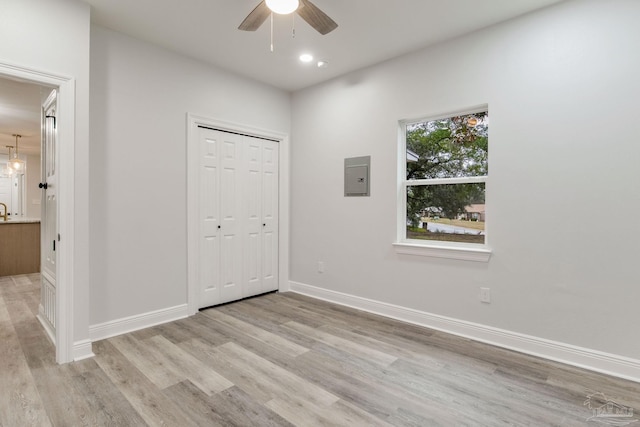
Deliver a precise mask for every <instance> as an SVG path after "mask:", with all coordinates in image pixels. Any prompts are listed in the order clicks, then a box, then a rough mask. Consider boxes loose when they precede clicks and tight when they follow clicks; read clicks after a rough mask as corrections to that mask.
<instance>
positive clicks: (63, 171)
mask: <svg viewBox="0 0 640 427" xmlns="http://www.w3.org/2000/svg"><path fill="white" fill-rule="evenodd" d="M0 77H3V78H9V79H18V80H21V81H24V82H28V83H35V84H38V85H42V86H48V87H51V88H52V89H54V88H57V89H58V116H59V118H58V119H57V130H58V140H59V141H64V144H56V157H57V160H58V162H57V167H58V170H59V171H60V176H59V177H58V183H57V184H58V194H57V198H58V204H57V211H58V212H57V219H56V220H57V223H58V224H57V228H58V234H60V236H61V240H62V244H61V245H59V247H58V248H59V249H58V251H57V252H58V253H57V255H56V328H55V347H56V362H58V363H67V362H71V361H73V350H74V340H73V324H74V323H73V322H74V317H73V315H74V303H73V290H74V286H75V283H74V273H73V262H74V257H73V252H74V251H73V242H74V236H75V221H74V209H73V208H74V195H75V179H74V178H75V175H74V171H75V157H74V153H75V127H76V123H75V111H76V89H75V86H76V81H75V78H73V77H68V76H63V75H59V74H52V73H49V72H46V71H41V70H35V69H31V68H25V67H21V66H17V65H13V64H7V63H2V62H0Z"/></svg>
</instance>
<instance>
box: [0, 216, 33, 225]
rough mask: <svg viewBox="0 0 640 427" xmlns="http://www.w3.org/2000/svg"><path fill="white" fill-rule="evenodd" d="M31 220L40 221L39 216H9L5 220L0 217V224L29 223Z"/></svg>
mask: <svg viewBox="0 0 640 427" xmlns="http://www.w3.org/2000/svg"><path fill="white" fill-rule="evenodd" d="M33 222H40V218H11V217H9V219H8V220H7V221H5V220H3V219H2V218H0V225H2V224H30V223H33Z"/></svg>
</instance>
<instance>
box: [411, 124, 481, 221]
mask: <svg viewBox="0 0 640 427" xmlns="http://www.w3.org/2000/svg"><path fill="white" fill-rule="evenodd" d="M474 122H475V123H474ZM488 129H489V118H488V115H487V113H486V112H483V113H476V114H470V115H462V116H455V117H449V118H445V119H439V120H432V121H428V122H423V123H417V124H414V125H411V126H408V127H407V149H408V150H411V151H412V152H413V153H415V154H416V155H417V157H418V160H417V161H408V162H407V180H415V179H433V178H456V177H472V176H484V175H486V174H487V172H488V162H487V157H488V145H489V135H488ZM472 203H484V184H443V185H427V186H409V187H408V190H407V219H408V221H409V222H410V223H411V225H412V226H417V225H418V222H419V218H420V217H421V216H423V215H424V214H429V213H430V214H432V215H438V216H441V217H446V218H455V217H456V216H457V215H458V214H460V213H463V212H464V208H465V206H468V205H470V204H472Z"/></svg>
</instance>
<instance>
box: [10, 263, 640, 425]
mask: <svg viewBox="0 0 640 427" xmlns="http://www.w3.org/2000/svg"><path fill="white" fill-rule="evenodd" d="M38 280H39V276H38V275H27V276H13V277H2V278H0V426H3V427H19V426H49V425H54V426H84V425H86V426H145V425H149V426H160V425H166V426H291V425H296V426H387V425H393V426H494V425H516V426H520V425H529V426H552V425H557V426H583V425H606V424H603V423H602V422H601V423H596V422H594V421H587V419H588V418H589V417H590V416H591V415H592V410H591V409H589V407H587V406H585V405H584V403H585V401H586V399H587V396H588V395H589V394H591V393H594V392H602V393H604V394H605V395H606V396H607V397H609V398H610V399H612V400H613V401H615V402H616V403H618V404H620V405H625V406H628V407H629V408H634V409H636V415H640V414H639V412H640V384H638V383H633V382H629V381H623V380H620V379H615V378H611V377H608V376H605V375H600V374H596V373H592V372H588V371H584V370H580V369H576V368H572V367H569V366H564V365H561V364H557V363H552V362H548V361H544V360H541V359H537V358H534V357H530V356H526V355H522V354H518V353H514V352H511V351H507V350H503V349H499V348H495V347H491V346H488V345H484V344H480V343H476V342H473V341H470V340H466V339H461V338H457V337H453V336H450V335H447V334H444V333H440V332H436V331H433V330H429V329H424V328H420V327H417V326H413V325H408V324H405V323H402V322H398V321H394V320H390V319H387V318H383V317H379V316H375V315H371V314H367V313H363V312H360V311H357V310H352V309H349V308H345V307H341V306H337V305H333V304H330V303H326V302H323V301H318V300H314V299H311V298H307V297H303V296H300V295H296V294H270V295H265V296H261V297H257V298H253V299H249V300H245V301H241V302H237V303H233V304H228V305H224V306H221V307H217V308H213V309H208V310H204V311H202V312H200V313H199V314H197V315H196V316H193V317H191V318H189V319H184V320H180V321H177V322H172V323H168V324H165V325H161V326H156V327H153V328H149V329H145V330H142V331H137V332H134V333H130V334H126V335H122V336H119V337H115V338H111V339H107V340H103V341H99V342H96V343H94V352H95V354H96V357H94V358H92V359H89V360H84V361H81V362H75V363H71V364H67V365H62V366H60V365H56V364H55V361H54V349H53V346H52V345H51V344H50V343H49V341H48V340H47V338H46V337H45V334H44V331H43V330H42V328H41V327H40V325H39V323H38V321H37V320H36V318H35V315H36V312H37V308H38V298H39V297H38V293H39V286H38ZM599 397H600V398H601V397H602V396H599ZM593 406H596V399H595V398H594V401H593V402H592V407H593ZM636 418H639V417H638V416H636V417H634V418H632V419H636ZM628 419H630V418H628ZM600 421H604V419H603V418H601V419H600ZM638 424H640V423H638Z"/></svg>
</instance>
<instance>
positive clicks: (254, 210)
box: [243, 137, 263, 297]
mask: <svg viewBox="0 0 640 427" xmlns="http://www.w3.org/2000/svg"><path fill="white" fill-rule="evenodd" d="M244 164H245V173H244V181H245V188H244V197H245V203H244V206H245V208H244V221H245V228H244V236H245V238H244V252H245V265H244V289H243V297H248V296H252V295H258V294H260V293H262V280H261V276H262V228H263V222H262V140H260V139H257V138H250V137H247V138H246V142H245V161H244Z"/></svg>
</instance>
